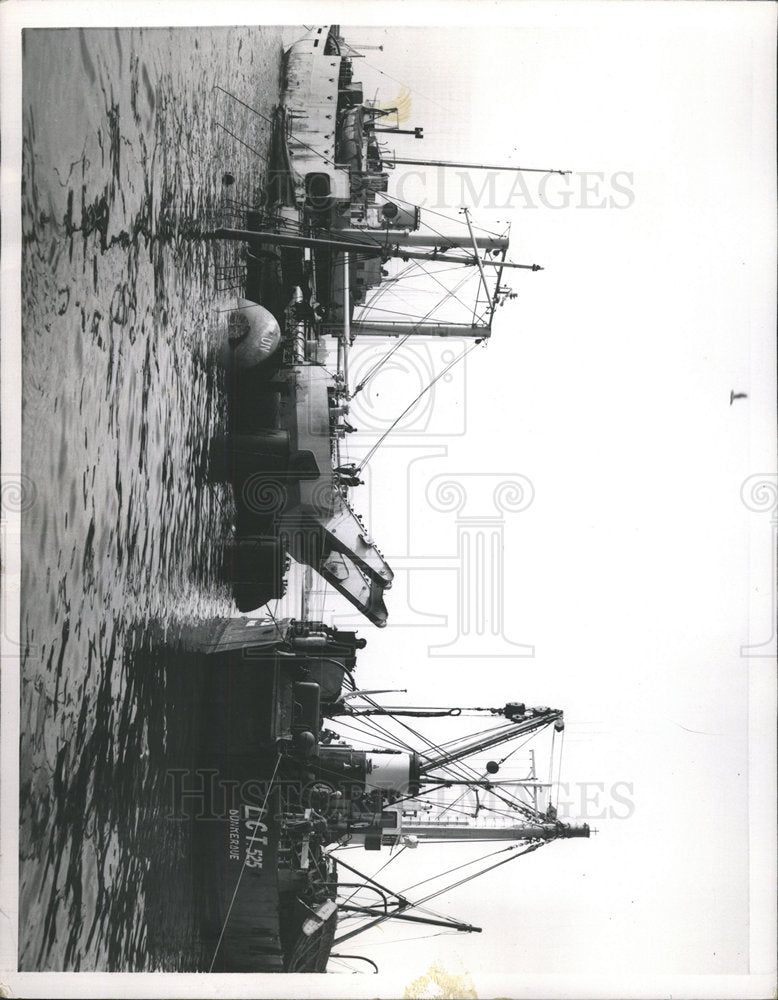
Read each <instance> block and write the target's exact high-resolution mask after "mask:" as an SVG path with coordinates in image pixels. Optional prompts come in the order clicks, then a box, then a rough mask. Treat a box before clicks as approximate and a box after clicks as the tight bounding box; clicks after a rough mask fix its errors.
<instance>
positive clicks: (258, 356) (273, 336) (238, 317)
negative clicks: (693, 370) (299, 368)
mask: <svg viewBox="0 0 778 1000" xmlns="http://www.w3.org/2000/svg"><path fill="white" fill-rule="evenodd" d="M280 343H281V328H280V327H279V325H278V321H277V320H276V318H275V316H274V315H273V314H272V313H271V312H268V310H267V309H265V308H264V306H261V305H259V303H257V302H252V301H251V299H238V308H237V309H233V310H232V312H230V314H229V316H228V317H227V337H226V339H225V341H224V343H223V344H222V347H221V350H220V351H219V357H220V358H221V361H222V363H223V364H224V365H225V366H227V367H229V368H236V367H237V368H252V367H253V366H254V365H258V364H260V363H261V362H262V361H265V360H267V358H269V357H270V355H271V354H273V352H274V351H275V350H277V348H278V345H279V344H280Z"/></svg>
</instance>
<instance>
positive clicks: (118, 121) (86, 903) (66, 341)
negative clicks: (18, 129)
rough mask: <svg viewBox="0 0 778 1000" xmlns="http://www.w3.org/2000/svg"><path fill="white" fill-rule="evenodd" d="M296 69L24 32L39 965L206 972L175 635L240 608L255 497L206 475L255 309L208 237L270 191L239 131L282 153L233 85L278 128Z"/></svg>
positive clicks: (26, 929)
mask: <svg viewBox="0 0 778 1000" xmlns="http://www.w3.org/2000/svg"><path fill="white" fill-rule="evenodd" d="M280 54H281V33H280V30H279V29H268V28H263V29H262V30H261V31H260V30H259V29H251V28H245V29H239V30H235V29H212V30H208V31H201V30H194V29H176V30H168V29H154V30H137V31H135V30H133V31H130V30H121V31H111V30H99V31H79V30H76V29H68V30H63V31H39V30H33V31H27V32H25V36H24V118H23V180H22V218H23V249H22V253H23V263H22V326H23V329H22V339H23V345H22V350H23V428H22V437H23V462H24V467H23V471H24V473H25V475H27V476H28V477H30V479H31V480H32V481H33V482H34V484H35V487H36V490H37V494H36V500H35V503H34V504H33V505H32V506H31V507H29V509H28V510H26V511H25V513H24V516H23V525H22V531H23V537H22V565H23V569H22V622H21V639H22V696H21V728H22V735H21V746H20V750H21V795H20V928H19V950H20V955H19V960H20V966H21V967H22V968H26V969H46V968H51V969H71V970H79V969H82V970H83V969H92V968H102V969H117V970H118V969H153V968H158V969H159V968H164V969H171V970H176V969H185V968H192V967H194V966H195V965H196V963H197V948H198V945H197V934H196V926H195V917H194V908H193V906H192V905H191V892H192V887H191V882H192V879H191V856H190V847H189V843H188V837H187V831H186V830H184V829H183V828H182V827H181V826H180V824H177V823H176V822H174V821H170V820H167V819H166V818H165V817H166V812H165V810H166V801H165V770H166V768H167V767H168V766H169V760H170V759H171V756H172V757H184V758H186V756H187V755H188V754H191V752H192V739H193V732H194V730H193V725H194V720H195V719H196V716H197V692H196V688H195V687H194V686H193V685H194V682H195V680H196V677H197V669H196V663H195V662H194V661H193V660H192V659H191V655H190V654H187V653H185V652H184V651H183V650H178V651H176V650H177V646H176V644H175V643H173V645H172V646H171V645H170V636H171V635H174V634H178V629H179V627H180V626H182V625H184V626H185V625H186V624H187V623H190V622H194V621H197V620H198V619H201V618H203V617H204V616H208V615H212V614H220V613H229V612H230V610H231V608H232V604H231V601H230V599H229V595H228V592H227V590H226V588H225V587H224V586H223V585H222V584H221V582H220V572H219V570H220V561H221V545H222V541H223V539H224V537H225V535H226V533H227V532H228V531H229V526H230V522H231V518H232V510H231V501H230V497H229V494H228V491H227V490H226V489H225V488H224V487H221V486H218V485H214V484H211V483H209V482H208V481H207V479H206V477H205V476H204V475H203V474H202V470H203V466H204V461H205V456H206V454H207V448H208V442H209V439H210V438H211V436H212V435H213V434H215V433H218V432H219V431H220V430H221V429H222V427H223V422H224V419H225V413H226V409H225V399H224V391H223V386H222V381H221V374H220V371H219V368H218V366H217V364H216V363H215V361H214V360H213V359H214V348H215V346H216V344H217V343H218V340H219V337H220V334H221V328H220V317H221V316H222V315H223V310H225V309H226V308H227V307H228V305H229V304H230V303H231V302H232V294H233V293H232V292H231V291H230V290H224V291H218V290H217V285H216V282H215V280H214V275H215V271H216V266H217V263H218V262H217V260H216V258H215V253H216V252H217V251H216V249H215V248H213V247H212V246H209V245H207V244H206V243H204V242H202V241H199V240H198V239H197V238H196V236H197V234H198V232H199V231H200V228H201V226H202V224H203V220H205V219H206V218H207V217H208V215H209V213H211V212H213V211H214V209H218V208H219V207H220V205H221V204H222V202H223V200H224V197H225V194H224V191H225V189H224V187H223V185H222V177H223V175H224V174H225V173H226V172H229V173H230V174H231V175H232V176H233V177H234V178H236V183H235V185H233V186H230V189H229V193H230V197H232V198H234V197H236V193H238V194H239V195H240V197H241V198H242V199H244V200H245V201H247V202H251V201H252V200H256V199H257V198H258V197H259V192H260V188H261V185H262V183H263V176H262V165H261V163H258V162H257V160H256V157H255V156H254V155H253V154H251V153H250V152H249V151H248V150H247V149H246V147H244V146H241V145H240V144H239V143H236V141H235V140H234V139H233V138H231V136H230V135H229V134H228V133H227V132H226V131H225V130H224V129H222V128H219V127H218V125H217V123H219V122H222V123H227V124H229V127H230V131H232V132H233V133H234V134H236V135H241V136H243V137H244V138H245V139H246V141H247V142H248V143H249V144H250V145H251V146H253V147H254V148H255V149H259V150H262V149H266V148H267V146H268V143H269V133H268V126H267V124H266V123H265V122H264V121H263V120H261V119H258V118H256V117H254V118H252V117H251V116H250V114H249V113H248V112H247V111H246V110H245V109H243V108H241V107H240V106H239V105H237V104H235V102H231V101H230V100H229V98H227V97H226V96H225V95H224V94H221V93H220V92H218V91H215V90H214V84H215V83H219V84H221V85H223V86H224V87H225V88H226V89H228V90H229V91H230V92H231V93H234V94H236V95H239V96H240V97H241V98H242V99H244V100H246V102H247V103H251V104H253V106H255V107H257V108H259V109H260V110H263V111H264V112H265V113H266V114H269V112H270V110H271V108H272V106H273V104H274V103H275V102H276V101H277V100H278V77H279V66H280ZM149 622H153V623H154V624H153V626H152V625H147V623H149ZM163 637H164V638H165V640H166V644H164V645H163V643H162V642H161V639H162V638H163ZM163 649H164V650H165V652H164V653H163ZM171 649H172V650H173V651H172V652H171ZM190 668H191V669H190Z"/></svg>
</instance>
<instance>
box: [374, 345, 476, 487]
mask: <svg viewBox="0 0 778 1000" xmlns="http://www.w3.org/2000/svg"><path fill="white" fill-rule="evenodd" d="M480 343H481V341H480V340H476V341H475V342H474V343H473V344H471V345H470V347H468V348H466V349H465V350H464V351H463V352H462V353H461V354H460V355H459V357H456V358H454V360H453V361H451V362H450V363H449V364H447V365H446V367H445V368H444V369H443V371H441V372H440V373H439V374H438V375H436V376H435V378H434V379H432V381H431V382H430V383H429V384H428V385H426V386H425V387H424V388H423V389H422V390H421V392H420V393H419V394H418V395H417V396H416V398H415V399H413V400H412V401H411V402H410V403H409V404H408V406H406V407H405V409H404V410H403V411H402V413H401V414H400V416H399V417H398V418H397V419H396V420H395V421H394V423H392V424H391V426H390V427H389V428H388V430H386V431H384V433H383V434H382V435H381V437H380V438H379V439H378V441H377V442H376V443H375V444H374V445H373V447H372V448H371V449H370V451H369V452H368V453H367V455H366V457H365V458H364V459H363V460H362V462H361V463H360V466H359V469H358V470H357V471H359V472H361V471H362V470H363V469H364V468H365V466H366V465H367V464H368V462H369V461H370V459H371V458H372V457H373V455H375V453H376V451H378V449H379V448H380V446H381V445H382V444H383V442H384V441H385V440H386V438H387V437H388V436H389V435H390V434H391V432H392V431H393V430H394V429H395V427H396V426H397V425H398V424H399V422H400V421H401V420H402V419H403V417H404V416H405V415H406V414H407V413H408V412H409V411H410V410H411V409H413V407H414V406H415V405H416V404H417V403H418V402H419V400H420V399H421V397H422V396H423V395H424V394H425V393H427V392H429V390H430V389H431V388H432V387H433V385H435V383H436V382H439V381H440V379H442V378H443V376H444V375H446V374H447V373H448V372H449V371H450V370H451V369H452V368H453V367H454V365H456V364H458V363H459V362H460V361H464V359H465V358H466V357H467V355H468V354H469V353H470V352H471V351H473V350H475V348H476V347H478V346H479V345H480Z"/></svg>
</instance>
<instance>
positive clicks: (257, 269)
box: [208, 26, 540, 627]
mask: <svg viewBox="0 0 778 1000" xmlns="http://www.w3.org/2000/svg"><path fill="white" fill-rule="evenodd" d="M357 56H358V53H357V52H356V50H354V49H353V48H352V47H351V46H349V45H348V43H347V42H346V40H345V39H344V37H343V36H342V35H341V33H340V29H339V27H338V26H328V27H314V28H311V29H310V30H309V31H308V32H307V34H306V35H305V36H304V37H303V38H302V39H300V40H299V41H298V42H296V43H295V44H294V45H292V46H291V48H290V49H289V51H288V52H287V53H286V54H285V59H284V64H283V80H284V85H283V91H282V95H281V102H280V104H279V106H278V108H277V109H276V112H275V115H274V118H273V119H272V126H273V144H272V149H271V163H272V165H273V166H272V170H271V176H270V178H269V180H268V182H267V185H266V187H267V196H266V201H265V203H264V204H263V205H260V206H257V207H255V208H253V209H252V210H250V211H245V212H236V213H234V214H232V215H230V217H229V218H227V219H223V220H222V222H223V223H224V224H221V225H217V226H215V227H214V228H213V230H212V231H210V232H209V234H208V235H209V236H210V237H211V238H213V239H214V240H216V241H219V242H220V243H222V244H223V243H224V241H229V244H231V245H232V246H239V247H240V248H241V253H242V260H243V261H244V263H245V271H246V280H245V287H244V288H243V289H242V291H243V294H242V295H241V296H240V297H239V298H238V300H237V303H236V306H235V308H234V310H232V312H231V313H230V316H229V318H228V330H227V339H226V342H225V347H224V351H223V361H224V364H225V367H226V369H227V373H228V390H229V391H228V397H229V427H228V430H227V433H226V434H224V435H220V436H219V437H217V438H216V439H215V440H214V441H213V442H212V444H211V449H210V464H209V468H210V472H211V475H212V476H213V477H214V478H215V479H217V480H222V481H226V482H229V483H231V484H232V487H233V495H234V498H235V505H236V516H235V537H234V539H233V541H232V543H231V544H230V545H229V546H228V548H227V551H226V553H225V575H226V578H227V579H228V580H229V582H230V583H231V585H232V589H233V595H234V598H235V601H236V604H237V606H238V608H239V610H241V611H244V612H249V611H253V610H257V609H258V608H260V607H262V606H263V605H265V604H267V603H268V602H269V601H273V600H277V599H278V598H280V597H282V596H283V595H284V594H285V593H286V587H287V582H288V570H289V567H290V563H291V561H292V560H294V561H295V562H297V563H299V564H301V565H303V566H306V567H310V568H311V569H312V570H314V571H315V572H316V573H318V574H319V576H321V577H322V578H323V579H324V580H325V581H326V584H327V585H328V586H331V587H332V588H333V589H334V590H335V591H337V592H338V593H340V594H341V595H343V596H344V597H345V598H346V599H347V600H348V601H350V602H351V603H352V604H353V605H354V606H355V607H356V608H357V610H358V611H359V613H360V614H362V615H364V616H365V617H366V618H367V619H368V621H370V622H371V623H372V624H374V625H376V626H378V627H383V626H385V625H386V623H387V620H388V612H387V608H386V604H385V599H384V598H385V592H386V591H387V590H388V589H389V588H390V587H391V585H392V580H393V573H392V570H391V568H390V566H389V565H388V563H387V560H386V558H385V557H384V555H383V554H382V552H381V550H380V549H379V547H378V545H377V543H376V542H375V541H374V539H373V537H372V534H371V532H370V530H369V528H368V526H367V525H365V524H364V522H363V520H362V519H361V517H360V516H359V515H358V513H357V512H356V511H355V509H354V505H353V503H352V494H351V491H352V490H353V489H355V488H356V487H358V486H359V485H360V484H361V482H362V480H361V479H360V474H361V472H362V470H363V465H364V463H363V465H362V466H357V465H356V464H355V463H349V462H348V461H347V460H346V459H345V458H344V457H343V455H342V448H343V442H344V440H345V439H346V438H347V436H348V435H349V434H351V433H353V432H354V431H355V430H356V428H354V427H352V426H351V424H350V423H349V412H350V406H351V404H352V403H353V400H354V398H355V396H356V395H357V394H358V393H359V392H360V391H361V390H362V389H363V388H364V384H360V385H357V386H354V385H352V379H351V375H350V369H349V352H350V350H351V348H352V346H353V344H354V342H355V340H356V339H357V338H367V337H371V338H372V337H378V338H384V339H387V340H390V341H392V343H393V345H394V346H393V348H392V349H391V350H390V351H389V352H387V353H388V355H390V354H391V353H393V351H394V350H395V349H396V347H397V346H400V345H402V344H403V343H404V342H405V341H407V340H408V339H409V338H411V337H436V338H437V337H448V338H457V339H460V340H461V339H464V340H465V342H468V341H472V342H473V345H474V344H478V343H480V342H482V341H484V340H486V339H488V338H489V337H490V335H491V329H492V320H493V317H494V315H495V312H496V310H497V309H498V308H499V306H500V305H502V304H503V303H504V302H505V300H506V298H509V297H515V293H513V292H512V290H511V289H510V288H509V287H507V286H506V285H504V284H503V274H504V272H506V270H507V269H510V268H525V269H528V270H539V269H540V268H539V266H538V265H536V264H531V265H530V264H520V263H516V262H513V261H509V260H508V259H507V253H508V245H509V237H508V235H507V234H503V235H494V234H488V233H487V234H486V235H484V234H482V233H481V234H478V233H477V232H476V227H475V226H474V225H473V222H472V220H471V218H470V214H469V212H468V211H467V210H465V211H464V212H463V214H464V220H459V222H458V225H459V226H460V229H461V230H462V231H461V232H460V234H459V235H441V234H440V233H438V232H437V230H436V229H434V228H429V227H428V228H426V229H425V228H423V219H422V212H421V210H420V209H419V207H418V206H415V205H411V204H408V203H406V202H404V201H403V200H402V199H399V198H398V197H397V196H396V195H393V194H391V193H390V190H389V189H390V175H391V174H392V171H394V170H396V168H397V166H398V164H402V163H414V164H418V163H420V162H432V163H437V162H438V161H419V160H414V159H408V158H402V157H399V156H398V155H397V154H396V153H395V152H394V151H393V150H391V149H390V148H389V143H390V142H391V141H392V140H394V138H395V136H397V135H398V134H406V133H407V131H408V130H401V129H399V126H398V124H397V123H396V121H394V122H393V116H394V118H395V119H396V118H397V115H396V111H397V109H396V108H391V107H390V108H383V107H380V106H379V105H378V104H377V103H376V102H375V101H372V102H370V101H365V99H364V95H363V90H362V86H361V85H360V84H359V83H358V82H356V81H355V80H354V78H353V66H354V60H355V58H356V57H357ZM220 89H221V88H220ZM224 93H225V94H228V92H227V91H224ZM228 97H229V98H230V99H231V100H235V101H238V100H239V99H238V98H236V97H234V96H233V95H229V94H228ZM239 103H243V102H239ZM246 107H247V108H248V105H246ZM249 111H252V112H254V113H256V114H260V113H259V112H256V111H254V109H251V108H249ZM411 131H412V134H413V135H414V137H418V138H423V129H421V128H415V129H413V130H411ZM455 166H467V165H463V164H455ZM471 166H483V165H471ZM510 169H518V168H510ZM393 260H401V261H405V262H436V261H437V262H440V261H445V263H446V265H451V266H453V267H455V268H463V269H465V270H469V271H471V272H472V273H473V275H477V276H478V284H477V287H476V292H475V295H474V302H473V310H472V316H470V317H469V321H468V322H461V321H457V322H447V321H445V320H443V319H439V318H438V317H437V315H435V312H436V311H435V310H433V309H431V310H429V311H428V315H427V316H424V317H421V318H414V319H411V320H409V319H403V318H402V317H398V316H397V315H394V314H392V316H391V318H389V319H386V318H378V319H377V318H376V312H375V308H374V304H375V299H376V296H379V295H380V294H381V292H382V287H381V286H382V284H383V283H384V282H387V280H393V279H388V271H387V267H386V265H387V264H388V263H389V262H390V261H393ZM436 280H437V279H436ZM438 283H439V284H440V282H439V281H438ZM383 290H385V286H384V289H383ZM446 297H447V296H444V298H446ZM448 297H450V293H449V296H448ZM333 345H334V348H333ZM463 353H464V352H463ZM462 356H463V355H460V359H459V360H461V357H462ZM330 357H332V358H333V360H332V361H330ZM441 374H445V373H443V372H442V373H439V375H438V376H436V378H437V377H440V375H441ZM401 416H402V414H401Z"/></svg>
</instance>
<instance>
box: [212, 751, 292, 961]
mask: <svg viewBox="0 0 778 1000" xmlns="http://www.w3.org/2000/svg"><path fill="white" fill-rule="evenodd" d="M280 763H281V754H278V756H277V758H276V766H275V767H274V768H273V774H272V775H271V777H270V781H269V782H268V786H267V791H266V792H265V801H264V802H263V803H262V808H261V809H260V812H259V815H260V816H262V815H263V813H264V811H265V806H267V800H268V798H269V796H270V789H271V788H272V787H273V782H274V781H275V777H276V773H277V772H278V765H279V764H280ZM259 826H260V824H259V823H258V824H257V825H256V826H255V827H254V829H253V831H252V833H251V838H250V840H249V842H248V844H247V845H246V856H245V857H244V859H243V864H242V866H241V869H240V873H239V875H238V878H237V880H236V882H235V890H234V891H233V893H232V899H231V900H230V905H229V906H228V907H227V913H226V915H225V917H224V923H223V924H222V929H221V932H220V934H219V940H218V941H217V942H216V948H215V950H214V953H213V958H212V959H211V964H210V966H209V968H208V971H209V972H213V966H214V963H215V962H216V956H217V955H218V954H219V948H221V944H222V940H223V939H224V932H225V931H226V930H227V924H228V922H229V919H230V914H231V913H232V908H233V906H234V905H235V899H236V897H237V895H238V889H239V888H240V883H241V879H242V878H243V873H244V871H245V870H246V863H247V862H248V859H249V851H250V849H251V847H252V845H253V843H254V839H255V837H256V836H257V832H258V830H259Z"/></svg>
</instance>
